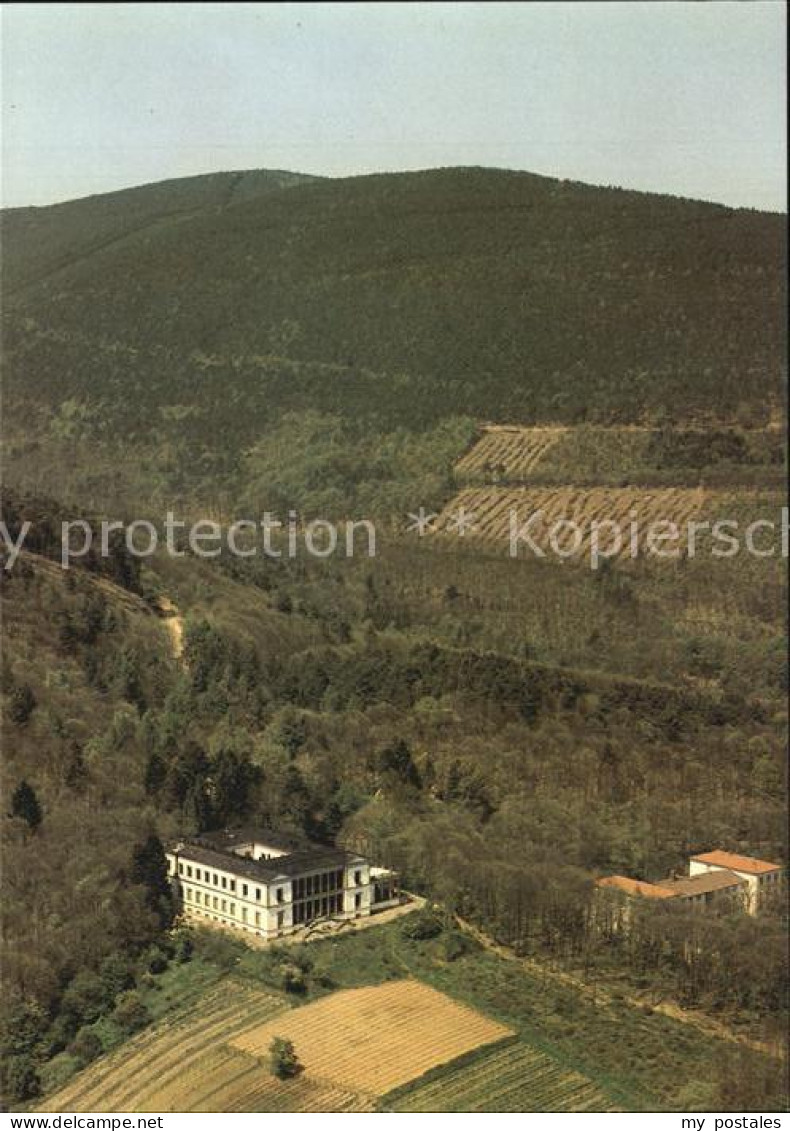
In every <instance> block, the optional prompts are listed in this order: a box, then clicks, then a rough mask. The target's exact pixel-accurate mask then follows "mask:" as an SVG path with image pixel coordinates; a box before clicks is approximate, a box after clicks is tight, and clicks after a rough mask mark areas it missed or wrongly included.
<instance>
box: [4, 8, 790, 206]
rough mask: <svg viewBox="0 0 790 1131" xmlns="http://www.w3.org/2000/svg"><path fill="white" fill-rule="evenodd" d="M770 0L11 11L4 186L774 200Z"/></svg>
mask: <svg viewBox="0 0 790 1131" xmlns="http://www.w3.org/2000/svg"><path fill="white" fill-rule="evenodd" d="M784 21H785V6H784V4H783V3H782V2H781V0H749V2H740V0H725V2H719V0H712V2H708V3H687V2H670V3H663V2H659V0H648V2H645V3H641V2H622V3H600V4H599V3H579V2H576V3H574V2H567V3H521V4H493V3H480V4H477V3H454V4H441V3H440V4H422V3H412V4H365V3H356V4H298V5H291V4H280V5H258V4H246V5H240V4H157V5H153V4H125V5H117V6H112V5H102V4H100V5H89V4H85V5H81V4H38V5H25V4H16V5H11V6H6V7H5V9H4V10H3V15H2V28H3V55H2V59H3V104H4V112H3V117H2V125H3V150H2V153H3V165H4V177H3V198H4V201H5V203H7V204H12V205H19V204H34V203H35V204H43V203H48V202H51V201H56V200H64V199H68V198H71V197H76V196H84V195H87V194H89V193H94V192H103V191H108V190H110V189H114V188H121V187H124V186H127V185H133V184H141V183H144V182H147V181H154V180H162V179H164V178H166V177H178V176H186V175H189V174H193V173H203V172H212V171H215V170H218V169H248V168H280V169H295V170H298V171H303V172H312V173H324V174H328V175H331V176H345V175H350V174H354V173H367V172H373V171H378V170H399V169H419V168H429V167H434V166H438V165H491V166H499V167H504V168H511V169H528V170H530V171H532V172H537V173H546V174H549V175H555V176H562V177H569V178H574V179H577V180H582V181H589V182H591V183H595V184H617V185H623V186H628V187H633V188H639V189H645V190H649V191H656V192H668V193H675V194H679V195H683V196H693V197H700V198H703V199H708V200H718V201H723V202H725V203H728V204H737V205H748V206H751V207H757V208H770V209H775V210H779V209H782V210H783V209H784V207H785V159H786V154H785V121H784V113H785V111H784V106H785V99H784V88H785V61H784V47H783V44H784V38H785V36H784Z"/></svg>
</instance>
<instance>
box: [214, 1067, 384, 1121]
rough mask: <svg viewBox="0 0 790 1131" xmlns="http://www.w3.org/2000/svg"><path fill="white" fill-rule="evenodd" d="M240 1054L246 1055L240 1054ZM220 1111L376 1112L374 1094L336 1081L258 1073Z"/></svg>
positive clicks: (218, 1109) (217, 1109)
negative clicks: (340, 1085)
mask: <svg viewBox="0 0 790 1131" xmlns="http://www.w3.org/2000/svg"><path fill="white" fill-rule="evenodd" d="M238 1055H239V1056H241V1055H242V1054H241V1053H239V1054H238ZM214 1110H216V1111H227V1112H250V1111H275V1112H277V1111H300V1112H345V1111H348V1112H364V1111H374V1110H375V1103H374V1101H373V1099H372V1098H371V1097H370V1096H364V1095H361V1094H357V1093H355V1092H348V1091H344V1090H343V1089H342V1088H336V1087H334V1086H333V1085H332V1084H325V1083H322V1082H321V1081H319V1080H311V1079H309V1077H306V1076H304V1075H302V1076H297V1077H296V1079H294V1080H277V1079H275V1078H274V1077H272V1076H268V1077H267V1076H265V1075H262V1074H261V1073H260V1072H259V1073H258V1079H257V1081H256V1083H255V1084H254V1086H251V1087H249V1088H248V1089H247V1090H245V1091H244V1092H243V1093H242V1092H239V1093H238V1094H237V1095H236V1097H234V1098H233V1099H232V1100H230V1101H229V1102H226V1103H225V1106H224V1107H220V1108H215V1109H214Z"/></svg>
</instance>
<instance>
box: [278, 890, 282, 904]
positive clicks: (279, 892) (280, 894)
mask: <svg viewBox="0 0 790 1131" xmlns="http://www.w3.org/2000/svg"><path fill="white" fill-rule="evenodd" d="M277 902H278V903H282V902H283V889H282V888H278V889H277Z"/></svg>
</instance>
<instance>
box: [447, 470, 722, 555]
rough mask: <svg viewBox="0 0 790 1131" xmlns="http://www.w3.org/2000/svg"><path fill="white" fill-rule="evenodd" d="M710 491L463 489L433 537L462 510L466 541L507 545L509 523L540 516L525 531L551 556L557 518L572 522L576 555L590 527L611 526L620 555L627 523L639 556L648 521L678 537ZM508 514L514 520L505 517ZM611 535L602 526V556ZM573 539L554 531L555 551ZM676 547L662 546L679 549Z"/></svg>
mask: <svg viewBox="0 0 790 1131" xmlns="http://www.w3.org/2000/svg"><path fill="white" fill-rule="evenodd" d="M711 498H712V492H709V491H704V490H702V489H701V488H689V487H661V488H655V489H653V490H644V489H641V488H638V487H611V488H609V487H606V488H604V487H590V488H579V487H466V488H464V489H463V490H461V491H459V492H458V493H457V494H456V495H455V496H454V497H453V498H452V499H451V501H450V502H449V503H448V504H447V506H446V507H445V508H444V510H443V511H442V513H441V514H440V515H439V518H438V519H437V520H436V523H435V531H436V533H437V534H440V535H441V534H451V535H452V533H453V521H454V518H455V516H456V514H457V513H459V512H460V511H461V510H462V509H463V511H464V512H465V513H466V515H467V517H468V518H469V519H470V520H471V522H472V526H471V527H470V528H469V529H468V531H467V533H466V537H467V538H478V539H482V540H485V541H502V540H504V541H507V540H508V538H509V537H510V532H511V521H513V522H515V524H516V525H515V529H516V530H518V529H519V528H520V527H521V526H522V524H524V523H526V522H527V521H528V520H529V519H530V518H531V516H532V515H537V514H538V512H540V517H539V518H535V520H534V522H532V524H531V525H530V527H529V528H528V533H529V536H530V538H531V540H532V541H533V542H534V543H535V545H537V546H539V547H541V548H542V549H543V550H544V551H546V553H547V554H549V555H551V553H552V552H553V548H552V545H551V531H552V529H553V527H554V526H555V524H556V523H558V522H561V521H563V520H566V521H570V522H573V523H576V524H578V526H579V527H580V528H581V529H582V532H583V537H582V539H581V541H580V542H579V543H578V553H579V555H580V556H586V555H587V554H588V553H589V546H590V536H591V524H592V523H594V522H597V523H604V522H610V521H611V522H614V523H617V524H618V525H619V527H620V529H621V531H622V547H621V550H620V556H621V557H622V556H627V555H628V554H629V552H630V537H631V523H632V522H633V523H635V524H636V527H637V529H638V530H639V531H640V535H639V537H640V554H642V553H644V547H643V545H642V542H641V539H642V538H643V537H644V534H645V531H646V528H647V527H648V526H649V525H650V524H652V523H658V522H665V521H666V522H674V523H676V524H677V525H678V527H679V528H680V531H681V535H682V534H683V532H684V529H685V525H686V524H687V523H688V522H689V521H691V520H692V519H695V518H700V517H701V516H702V515H703V511H704V509H705V508H706V504H707V503H708V501H709V500H710V499H711ZM511 516H514V517H513V519H511ZM614 537H615V535H614V533H613V531H612V528H611V527H607V526H602V527H601V533H600V535H599V541H600V547H601V550H602V552H607V550H608V548H609V546H610V545H613V539H614ZM575 540H576V536H575V534H574V533H573V531H572V530H570V529H564V530H561V531H558V532H557V534H556V535H555V541H556V543H557V545H558V546H559V547H560V552H562V553H564V552H565V550H566V549H567V550H570V548H571V547H572V546H573V545H574V543H575ZM682 544H683V542H682V539H681V542H679V543H677V542H676V543H674V544H668V545H669V546H670V548H671V547H672V545H674V546H678V545H682Z"/></svg>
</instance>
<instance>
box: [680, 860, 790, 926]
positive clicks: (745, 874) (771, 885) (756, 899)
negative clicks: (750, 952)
mask: <svg viewBox="0 0 790 1131" xmlns="http://www.w3.org/2000/svg"><path fill="white" fill-rule="evenodd" d="M709 855H714V854H713V853H711V854H709ZM715 855H719V856H721V861H718V860H715V861H714V860H709V859H705V857H704V856H702V857H692V858H691V859H690V860H689V875H690V876H699V875H703V874H705V873H709V872H724V871H726V872H732V873H733V874H734V875H736V876H737V877H738V879H739V880H743V881H744V883H745V885H746V886H745V888H744V889H743V897H744V905H745V908H746V910H747V911H748V912H749V913H750V914H751V915H754V914H756V912H757V908H758V907H759V904H760V898H761V896H762V895H763V894H764V893H767V892H769V891H771V890H772V889H775V888H777V887H778V885H779V882H780V880H781V878H782V873H783V869H782V868H781V867H780V866H779V865H778V864H773V865H767V864H764V863H763V862H762V861H750V860H749V859H748V858H747V857H738V856H736V855H734V854H732V855H730V854H729V853H720V854H715Z"/></svg>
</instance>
